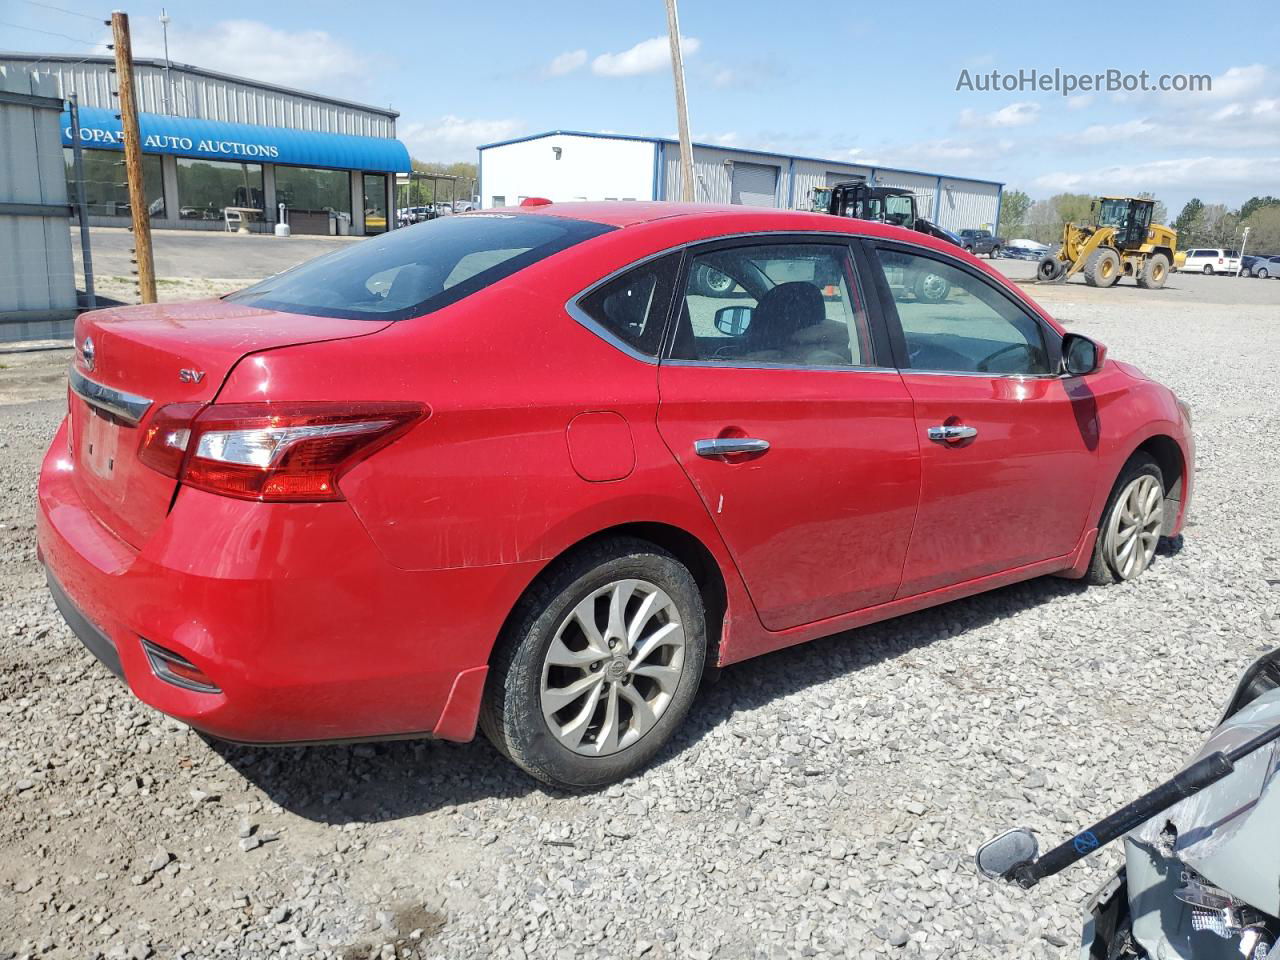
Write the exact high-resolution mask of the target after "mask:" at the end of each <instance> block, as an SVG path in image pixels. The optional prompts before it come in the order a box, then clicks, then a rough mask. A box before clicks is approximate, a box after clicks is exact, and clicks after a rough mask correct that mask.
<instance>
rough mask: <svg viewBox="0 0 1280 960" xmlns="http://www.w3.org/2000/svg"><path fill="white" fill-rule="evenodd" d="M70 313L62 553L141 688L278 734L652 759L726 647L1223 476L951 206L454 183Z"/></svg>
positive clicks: (55, 554)
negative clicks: (197, 292) (390, 211)
mask: <svg viewBox="0 0 1280 960" xmlns="http://www.w3.org/2000/svg"><path fill="white" fill-rule="evenodd" d="M706 267H710V268H711V269H713V270H714V271H715V272H716V273H718V274H720V275H722V276H725V277H727V278H729V280H730V281H731V282H730V283H726V284H720V285H718V286H716V287H714V288H708V287H706V286H699V287H697V288H695V289H690V288H689V286H688V284H689V283H690V278H692V277H694V276H696V275H698V273H699V272H700V271H701V270H703V269H704V268H706ZM935 278H936V279H937V280H938V281H939V283H943V284H946V292H945V294H944V295H942V296H937V297H935V296H933V295H929V296H925V294H926V293H929V290H926V289H924V288H926V287H928V288H930V289H932V287H931V284H932V285H934V286H936V284H933V280H934V279H935ZM922 290H923V292H922ZM75 346H76V353H75V359H74V360H73V363H72V367H71V370H70V388H71V389H70V392H69V410H68V413H67V416H66V418H65V419H64V421H63V422H62V424H61V425H60V427H59V428H58V431H57V434H56V436H55V437H54V439H53V441H52V443H51V445H50V447H49V450H48V453H47V454H46V456H45V460H44V463H43V466H42V469H41V473H40V480H39V487H38V507H37V528H38V545H39V557H40V558H41V561H42V562H43V564H44V567H45V570H46V572H47V575H48V581H49V586H50V589H51V591H52V593H53V596H54V599H55V601H56V603H57V605H58V608H59V609H60V610H61V611H62V614H63V616H64V617H65V618H66V620H67V622H68V623H69V624H70V625H71V628H72V629H73V630H74V631H75V633H76V634H77V635H78V636H79V637H80V638H81V640H82V641H83V642H84V644H85V645H86V646H87V647H88V648H89V649H90V650H91V651H92V652H93V653H94V654H95V655H96V656H97V657H98V658H99V659H100V660H101V661H102V662H103V663H105V664H106V665H107V666H108V667H109V668H110V669H111V670H112V671H113V672H115V673H116V674H117V676H120V677H122V678H123V679H124V680H125V681H126V682H127V684H128V686H129V687H130V688H131V689H132V691H133V692H134V693H135V694H136V695H137V696H138V697H140V698H141V699H142V700H144V701H145V702H147V703H148V704H150V705H152V706H153V707H155V708H157V709H158V710H161V711H163V712H165V713H167V714H169V715H171V716H173V717H176V718H178V719H180V720H183V721H185V722H186V723H188V724H190V725H191V726H193V727H195V728H197V729H199V730H201V731H204V732H206V733H207V734H209V735H212V736H215V737H220V738H223V739H227V740H233V741H247V742H251V743H259V744H268V743H304V742H309V741H332V740H344V739H350V738H385V737H400V736H407V735H431V736H434V737H437V738H441V739H445V740H456V741H463V740H468V739H470V738H471V737H472V736H473V735H474V733H475V730H476V726H477V721H478V722H479V725H480V727H481V728H482V729H483V730H484V732H485V733H486V734H487V735H488V736H489V738H490V739H492V740H493V742H494V743H495V744H497V745H498V747H499V749H500V750H502V752H503V753H504V754H505V755H507V756H508V757H510V758H511V759H512V760H514V761H515V762H516V763H517V764H519V765H520V766H521V767H522V768H523V769H525V770H526V771H528V772H529V773H530V774H532V775H533V776H535V777H538V778H541V779H542V780H545V781H547V782H549V783H553V784H559V785H561V786H566V787H594V786H598V785H601V784H605V783H609V782H612V781H615V780H617V779H619V778H621V777H624V776H627V775H628V774H630V773H632V772H634V771H636V770H637V769H638V768H640V767H642V766H643V765H644V764H646V763H647V762H648V761H650V760H651V759H652V758H653V757H654V756H655V755H656V754H657V753H658V752H659V751H660V750H661V749H662V748H663V745H664V744H665V743H666V742H667V741H668V740H669V738H670V737H671V735H672V733H673V732H674V731H675V729H676V728H677V727H678V726H679V725H680V723H681V721H682V720H683V718H684V716H685V714H686V713H687V712H688V710H689V708H690V706H691V704H692V701H693V699H694V694H695V691H696V690H697V688H698V685H699V681H700V679H701V677H702V675H703V673H704V670H706V669H707V668H709V667H712V666H716V667H720V666H725V665H728V664H731V663H734V662H737V661H740V660H744V659H746V658H748V657H753V656H756V655H758V654H762V653H766V652H768V651H771V650H777V649H779V648H781V647H786V646H790V645H792V644H796V643H800V642H803V641H806V640H809V639H812V638H815V637H819V636H825V635H829V634H833V633H837V632H840V631H844V630H848V629H851V628H853V627H857V626H860V625H863V624H867V623H871V622H873V621H878V620H883V619H886V618H888V617H892V616H896V615H899V614H903V613H907V612H909V611H913V610H918V609H920V608H922V607H927V606H931V605H934V604H938V603H942V602H945V601H947V600H950V599H952V598H956V597H963V596H968V595H970V594H972V593H975V592H977V591H980V590H986V589H992V588H996V587H1000V586H1003V585H1005V584H1008V583H1013V582H1015V581H1019V580H1025V579H1028V578H1031V577H1035V576H1040V575H1043V574H1056V575H1059V576H1065V577H1072V578H1085V579H1087V580H1088V581H1090V582H1093V583H1116V582H1118V581H1124V580H1129V579H1132V578H1134V577H1137V576H1139V575H1141V574H1142V572H1143V571H1144V570H1146V569H1147V568H1148V566H1149V565H1150V564H1151V563H1152V561H1153V558H1154V557H1155V553H1156V546H1157V542H1158V540H1159V538H1160V537H1161V536H1173V535H1175V534H1177V533H1178V532H1179V531H1180V530H1181V529H1182V527H1183V523H1184V520H1185V518H1186V514H1187V509H1188V504H1189V502H1190V498H1191V494H1192V482H1193V477H1194V446H1193V441H1192V434H1191V427H1190V414H1189V411H1188V409H1187V408H1186V406H1185V405H1184V404H1182V403H1181V402H1180V401H1179V400H1178V399H1177V398H1176V397H1175V396H1174V394H1173V393H1172V391H1170V390H1169V389H1168V388H1166V387H1164V386H1161V385H1160V384H1158V383H1155V382H1153V381H1152V380H1150V379H1148V378H1147V377H1145V376H1143V375H1142V374H1141V373H1139V372H1138V371H1137V370H1136V369H1135V368H1133V367H1131V366H1129V365H1128V364H1126V363H1123V362H1121V361H1117V360H1114V359H1110V358H1108V356H1107V353H1106V350H1105V348H1104V347H1102V346H1101V345H1100V344H1098V343H1096V342H1094V341H1092V340H1090V339H1088V338H1087V337H1084V336H1082V335H1080V334H1077V333H1069V332H1067V331H1065V330H1064V329H1063V328H1062V326H1061V325H1060V324H1058V322H1057V321H1055V320H1054V319H1053V317H1051V316H1050V315H1049V313H1048V312H1047V311H1045V310H1044V309H1043V308H1041V307H1040V306H1039V305H1037V304H1036V303H1035V302H1034V301H1033V300H1031V299H1029V298H1028V297H1027V295H1026V293H1025V292H1024V291H1022V290H1021V289H1020V288H1019V287H1018V286H1017V285H1015V284H1013V283H1011V282H1009V281H1008V280H1006V279H1005V278H1004V277H1003V276H1002V275H1000V274H999V273H997V272H996V271H995V270H993V269H991V268H990V267H989V266H986V265H985V264H983V263H981V262H979V261H978V260H976V259H975V258H973V257H972V256H970V255H969V254H966V253H964V252H963V251H960V250H957V249H956V248H955V247H954V246H952V245H950V244H948V243H946V242H945V241H942V240H938V239H935V238H932V237H929V236H926V235H924V234H920V233H916V232H913V231H908V230H904V229H900V228H896V227H891V226H887V225H884V224H877V223H870V222H867V221H861V220H853V219H837V218H832V217H829V216H825V215H822V214H812V213H799V212H789V211H779V210H761V209H754V208H749V207H739V206H734V207H711V206H703V205H687V206H686V205H680V204H667V203H649V202H629V203H567V204H549V203H546V202H545V201H543V202H542V204H540V205H537V206H524V207H520V208H509V209H507V210H505V211H503V215H502V216H501V217H493V216H488V215H484V214H463V215H459V216H453V217H444V218H441V219H438V220H433V221H431V222H429V223H426V224H423V225H421V226H418V227H416V228H414V229H411V230H397V231H392V232H391V233H389V234H384V235H382V236H380V237H375V238H372V239H368V240H364V241H362V242H361V243H359V244H353V245H351V246H347V247H343V248H342V249H340V250H338V251H335V252H334V253H332V254H329V255H327V256H324V257H321V258H319V259H317V260H313V261H311V262H309V263H305V264H303V265H301V266H298V267H296V268H294V269H292V270H289V271H287V272H284V273H281V274H278V275H276V276H274V277H271V278H269V279H267V280H264V281H262V282H261V283H258V284H256V285H255V286H252V287H249V288H248V289H245V290H242V291H240V292H238V293H234V294H231V295H229V296H226V297H224V298H222V299H219V300H206V301H200V302H195V303H183V304H175V303H168V304H153V305H145V306H135V307H120V308H115V309H108V310H99V311H95V312H91V313H85V314H82V315H81V316H80V317H79V318H78V319H77V321H76V329H75ZM1100 410H1105V411H1106V414H1105V416H1100V415H1099V411H1100Z"/></svg>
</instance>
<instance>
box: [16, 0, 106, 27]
mask: <svg viewBox="0 0 1280 960" xmlns="http://www.w3.org/2000/svg"><path fill="white" fill-rule="evenodd" d="M22 2H23V3H29V4H30V5H31V6H33V7H44V8H45V9H46V10H57V11H58V13H65V14H66V15H67V16H69V17H81V18H83V19H85V20H93V21H95V22H97V23H101V22H102V21H103V20H105V19H106V17H93V16H90V15H89V14H87V13H81V12H80V11H79V10H68V9H66V8H65V7H55V6H54V5H53V4H52V3H40V2H39V0H22Z"/></svg>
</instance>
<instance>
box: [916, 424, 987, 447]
mask: <svg viewBox="0 0 1280 960" xmlns="http://www.w3.org/2000/svg"><path fill="white" fill-rule="evenodd" d="M928 435H929V439H930V440H938V441H940V442H942V443H955V442H956V441H957V440H969V439H971V438H973V437H976V436H977V435H978V428H977V427H962V426H958V425H953V426H942V427H930V428H929V431H928Z"/></svg>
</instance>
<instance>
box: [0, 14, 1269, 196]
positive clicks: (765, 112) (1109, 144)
mask: <svg viewBox="0 0 1280 960" xmlns="http://www.w3.org/2000/svg"><path fill="white" fill-rule="evenodd" d="M112 2H113V3H116V4H119V3H121V2H123V0H112ZM107 6H108V5H107V4H103V5H102V7H99V6H98V5H96V4H94V3H84V2H81V0H50V3H44V2H43V0H41V2H39V3H37V2H35V0H0V49H16V50H28V51H51V52H58V53H71V52H81V53H85V54H89V53H94V52H102V49H103V48H102V43H103V42H104V37H105V35H106V28H105V27H103V26H102V24H101V20H100V17H99V15H102V16H105V15H106V14H107V13H108V12H109V11H108V10H107V9H106V7H107ZM165 6H166V8H167V11H168V14H169V16H170V17H171V18H172V20H171V23H170V25H169V50H170V56H171V57H172V59H174V60H176V61H181V62H185V63H192V64H195V65H197V66H202V67H208V68H211V69H216V70H222V71H225V72H228V73H233V74H239V75H243V76H246V77H250V78H254V79H258V80H263V81H272V82H276V83H281V84H285V85H288V86H294V87H299V88H302V89H305V90H310V91H315V92H317V93H325V94H330V95H335V96H340V97H343V98H346V99H351V100H358V101H362V102H366V103H372V104H378V105H383V106H391V107H393V108H394V109H396V110H399V111H400V114H401V116H400V120H399V124H398V133H399V136H400V139H401V140H403V141H404V142H405V144H406V145H407V146H408V147H409V149H410V152H411V153H412V154H413V155H414V157H416V158H418V159H421V160H442V161H452V160H472V161H473V160H474V159H475V157H476V153H475V148H476V146H477V145H479V144H481V143H487V142H491V141H494V140H500V139H504V138H507V137H513V136H520V135H522V134H528V133H537V132H541V131H545V130H554V129H565V130H586V131H596V132H616V133H627V134H637V135H659V136H674V133H675V129H676V122H675V110H674V98H673V94H672V80H671V64H670V56H669V53H668V47H667V41H666V13H665V8H664V4H663V0H596V2H594V3H588V2H568V0H564V2H561V0H542V2H539V3H529V2H527V0H526V2H523V3H522V2H509V0H484V2H481V3H476V4H472V5H466V4H457V3H451V4H442V3H436V2H432V0H415V2H412V3H409V2H401V0H382V2H365V3H363V4H359V5H354V4H349V3H332V2H324V0H310V2H302V0H272V2H262V0H256V2H247V0H218V2H216V3H213V2H205V3H196V2H190V0H171V2H167V3H166V4H165ZM1180 8H1182V4H1180V3H1178V2H1175V3H1172V4H1166V5H1165V6H1164V7H1163V8H1144V11H1143V12H1142V13H1141V15H1139V16H1129V15H1128V14H1127V13H1125V12H1124V11H1122V10H1121V9H1120V8H1117V7H1116V6H1115V4H1114V3H1107V4H1102V3H1091V2H1081V3H1076V4H1073V5H1069V6H1067V7H1062V8H1061V9H1057V10H1056V12H1054V13H1053V14H1052V15H1046V14H1044V11H1043V10H1040V9H1038V8H1036V7H1034V6H1027V5H1021V6H1014V7H1010V6H1008V5H999V4H997V5H990V4H967V3H954V2H951V3H947V2H932V0H930V2H924V0H917V2H915V3H913V4H912V5H911V6H910V7H903V8H893V7H891V6H886V5H885V4H883V3H879V4H875V5H872V4H869V3H867V4H863V3H857V2H846V3H843V4H833V5H820V6H818V7H811V6H802V7H795V6H794V5H792V4H789V3H778V2H773V3H765V2H763V0H681V4H680V21H681V22H680V27H681V34H682V36H683V37H684V41H683V43H684V51H685V61H686V83H687V87H688V101H689V116H690V125H691V128H692V131H693V137H694V139H695V140H698V141H705V142H711V143H720V144H726V145H733V146H740V147H750V148H756V149H761V150H777V151H782V152H787V153H797V154H804V155H808V156H818V157H824V158H831V159H846V160H851V161H855V162H858V163H877V164H882V165H886V166H902V167H907V168H910V169H917V170H924V171H928V172H931V173H941V174H950V175H957V176H972V177H978V178H981V179H986V180H998V181H1002V182H1005V183H1006V184H1007V187H1008V188H1009V189H1015V188H1016V189H1022V190H1025V191H1026V192H1028V193H1029V194H1031V196H1032V197H1033V198H1037V199H1038V198H1042V197H1047V196H1049V195H1051V194H1053V193H1057V192H1061V191H1064V190H1068V191H1074V192H1082V193H1137V192H1142V191H1150V192H1151V193H1154V194H1155V195H1156V196H1157V197H1158V198H1160V199H1161V200H1163V201H1165V203H1166V204H1167V205H1168V206H1169V207H1170V209H1171V213H1170V217H1172V216H1174V215H1176V212H1177V211H1178V210H1179V209H1180V208H1181V206H1182V204H1183V203H1184V202H1185V201H1186V200H1187V199H1189V198H1190V197H1192V196H1198V197H1199V198H1201V199H1202V200H1203V201H1204V202H1206V203H1213V202H1221V203H1227V204H1229V205H1231V206H1237V205H1239V204H1240V203H1241V202H1242V201H1244V200H1246V199H1248V198H1249V197H1250V196H1253V195H1255V194H1256V195H1265V194H1271V195H1277V196H1280V16H1275V15H1267V14H1264V13H1262V8H1258V7H1249V9H1250V10H1251V11H1252V14H1253V15H1251V16H1248V17H1244V18H1241V17H1240V16H1237V15H1236V14H1235V13H1231V14H1230V15H1228V14H1226V13H1222V14H1221V15H1212V16H1208V17H1205V16H1202V15H1201V14H1203V13H1204V8H1203V7H1202V6H1200V7H1196V6H1192V5H1190V4H1187V5H1186V7H1185V10H1184V11H1183V12H1182V13H1179V10H1180ZM1242 9H1243V8H1242ZM160 11H161V5H160V4H158V3H152V2H150V0H147V2H131V4H130V6H128V7H127V9H126V12H128V13H129V15H130V19H131V22H132V29H133V34H134V52H135V55H137V56H159V55H160V53H161V45H160V41H161V32H160V23H159V15H160ZM1055 69H1058V70H1061V71H1063V72H1065V73H1071V74H1077V75H1086V74H1087V75H1093V74H1096V73H1100V72H1105V71H1107V70H1114V71H1118V72H1119V73H1120V74H1133V75H1136V74H1138V73H1140V72H1141V71H1144V70H1145V71H1147V72H1148V74H1149V81H1150V82H1151V83H1152V84H1154V83H1157V82H1158V80H1159V78H1160V77H1161V76H1163V75H1205V76H1207V77H1209V78H1210V80H1209V85H1210V86H1211V89H1210V90H1200V91H1196V92H1186V91H1184V92H1175V91H1165V92H1161V91H1157V90H1151V91H1146V92H1143V91H1136V90H1131V91H1124V90H1116V91H1110V92H1109V91H1107V90H1101V91H1096V92H1080V91H1074V92H1072V93H1071V94H1070V95H1067V96H1064V95H1063V94H1062V93H1061V92H1055V91H1052V90H1048V91H1046V90H1040V89H1014V90H1008V89H1003V85H1002V84H1000V83H997V84H996V86H997V89H995V90H991V89H982V87H984V86H987V87H989V86H990V85H991V84H990V83H989V81H984V79H983V78H986V77H989V76H990V74H991V72H992V71H993V70H994V71H998V72H999V73H1000V74H1002V75H1012V76H1016V75H1017V74H1018V73H1019V72H1020V71H1028V72H1029V71H1032V70H1038V71H1040V73H1041V74H1050V75H1051V74H1052V73H1053V71H1054V70H1055ZM958 87H960V88H961V89H957V88H958Z"/></svg>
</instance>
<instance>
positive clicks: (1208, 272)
mask: <svg viewBox="0 0 1280 960" xmlns="http://www.w3.org/2000/svg"><path fill="white" fill-rule="evenodd" d="M1204 274H1205V276H1208V277H1212V276H1213V267H1212V266H1210V265H1209V264H1207V263H1206V264H1205V265H1204Z"/></svg>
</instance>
